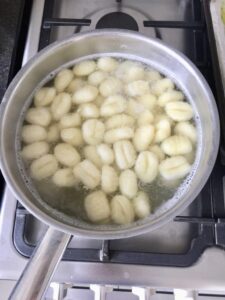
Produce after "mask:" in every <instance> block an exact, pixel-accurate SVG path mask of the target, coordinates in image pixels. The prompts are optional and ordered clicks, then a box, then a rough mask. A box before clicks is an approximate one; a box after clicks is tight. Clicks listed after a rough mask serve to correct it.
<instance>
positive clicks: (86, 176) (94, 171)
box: [73, 159, 101, 189]
mask: <svg viewBox="0 0 225 300" xmlns="http://www.w3.org/2000/svg"><path fill="white" fill-rule="evenodd" d="M73 173H74V175H75V177H76V178H78V179H79V180H80V181H81V182H82V183H83V184H84V186H85V187H87V188H90V189H94V188H96V187H97V186H98V185H99V183H100V179H101V173H100V171H99V169H98V168H97V167H96V166H95V165H94V164H93V163H92V162H91V161H90V160H87V159H85V160H83V161H82V162H80V163H78V164H77V165H76V166H75V167H74V169H73Z"/></svg>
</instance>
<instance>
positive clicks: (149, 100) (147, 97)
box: [138, 93, 157, 110]
mask: <svg viewBox="0 0 225 300" xmlns="http://www.w3.org/2000/svg"><path fill="white" fill-rule="evenodd" d="M138 101H139V102H140V103H141V104H143V105H144V107H145V108H146V109H149V110H153V109H154V108H155V106H156V102H157V98H156V96H154V95H152V94H150V93H149V94H144V95H142V96H139V97H138Z"/></svg>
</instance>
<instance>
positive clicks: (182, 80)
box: [0, 29, 220, 300]
mask: <svg viewBox="0 0 225 300" xmlns="http://www.w3.org/2000/svg"><path fill="white" fill-rule="evenodd" d="M106 54H107V55H113V56H118V57H126V58H130V59H135V60H138V61H142V62H144V63H146V64H148V65H150V66H152V67H153V68H155V69H157V70H158V71H159V72H161V73H163V74H164V75H165V76H168V77H170V78H172V79H173V80H174V82H175V83H176V85H177V86H178V87H179V88H180V89H181V90H182V91H183V92H184V94H185V95H186V97H187V99H188V100H189V101H190V102H191V104H192V106H193V108H194V111H195V120H196V124H197V128H198V137H199V138H198V145H197V153H196V159H195V162H194V165H193V168H192V171H191V173H190V174H189V176H188V177H187V178H186V179H185V182H184V184H183V185H182V188H179V189H178V190H177V192H176V193H175V194H174V196H173V197H172V198H171V199H169V200H168V201H167V202H166V203H164V204H162V205H161V206H160V207H159V208H158V209H157V210H156V211H155V212H154V213H153V214H152V215H150V216H149V217H148V218H146V219H144V220H141V221H137V222H134V223H132V224H130V225H126V226H119V227H118V226H117V227H112V226H111V227H110V226H109V225H108V226H105V227H100V226H95V225H90V224H87V223H84V222H80V221H78V220H74V219H72V218H70V217H68V216H65V215H63V214H60V213H56V212H55V211H54V210H53V209H51V208H50V207H49V206H47V205H46V204H45V202H44V201H42V200H41V199H40V198H39V197H36V195H35V194H34V193H32V191H31V189H30V188H28V185H27V184H26V183H25V180H24V177H23V176H22V173H21V171H20V168H19V166H18V151H17V142H18V136H17V134H18V132H19V126H20V124H21V112H22V111H23V110H24V107H25V106H26V105H28V103H27V99H29V98H30V95H31V94H32V93H33V92H34V90H35V88H36V87H37V86H39V85H40V83H41V82H42V81H43V79H44V78H45V79H46V78H51V76H53V75H54V73H55V72H56V70H59V68H62V66H68V65H70V64H71V62H73V64H74V63H76V62H77V61H79V60H81V59H85V58H87V57H97V56H101V55H106ZM219 136H220V127H219V118H218V112H217V107H216V103H215V100H214V97H213V95H212V92H211V90H210V88H209V86H208V84H207V82H206V81H205V79H204V78H203V76H202V75H201V73H200V72H199V71H198V69H197V68H196V67H195V66H194V65H193V64H192V63H191V62H190V61H189V60H188V59H187V58H186V57H185V56H184V55H182V54H181V53H179V52H178V51H176V50H174V49H172V48H170V47H168V46H167V45H165V44H164V43H162V42H161V41H159V40H156V39H150V38H147V37H145V36H143V35H141V34H139V33H135V32H131V31H125V30H108V29H107V30H95V31H92V32H86V33H81V34H76V35H75V36H72V37H70V38H68V39H66V40H64V41H60V42H56V43H53V44H52V45H50V46H49V47H47V48H45V49H44V50H42V51H41V52H40V53H38V54H37V55H35V56H34V58H32V59H31V60H30V61H29V62H28V63H27V64H26V65H25V66H24V67H23V68H22V69H21V71H20V72H19V73H18V74H17V75H16V77H15V78H14V80H13V81H12V83H11V84H10V86H9V88H8V90H7V91H6V94H5V96H4V98H3V102H2V104H1V120H0V154H1V169H2V172H3V175H4V177H5V180H6V182H7V184H8V185H9V186H10V187H11V189H12V191H13V192H14V194H15V196H16V198H17V199H18V200H19V201H20V202H21V203H22V204H23V205H24V206H25V207H26V208H27V209H28V210H29V211H30V212H31V213H32V214H33V215H35V216H36V217H37V218H39V219H40V220H41V221H43V222H45V223H46V224H48V225H49V226H50V227H49V229H48V231H47V233H46V235H45V237H44V238H43V240H42V242H41V243H40V245H39V247H38V248H37V250H36V252H35V254H34V255H33V257H32V258H31V260H30V262H29V263H28V265H27V267H26V269H25V271H24V272H23V274H22V276H21V278H20V280H19V281H18V283H17V286H16V288H15V289H14V292H13V293H12V295H11V299H23V300H30V299H41V296H42V295H43V293H44V291H45V289H46V287H47V284H48V283H49V280H50V279H51V276H52V274H53V272H54V270H55V268H56V266H57V264H58V262H59V261H60V259H61V256H62V254H63V252H64V250H65V248H66V246H67V244H68V242H69V240H70V237H71V236H72V235H76V236H82V237H84V238H93V239H95V238H97V239H116V238H125V237H131V236H134V235H138V234H141V233H144V232H146V231H151V230H154V229H156V228H157V227H159V226H162V225H163V224H165V223H167V222H168V221H169V220H171V219H172V218H173V217H174V216H176V215H177V214H179V213H180V212H181V211H182V210H184V208H185V207H186V206H188V205H189V204H190V203H191V202H192V201H193V200H194V199H195V197H196V196H197V195H198V194H199V192H200V191H201V189H202V187H203V186H204V184H205V182H206V180H207V179H208V177H209V175H210V173H211V170H212V168H213V165H214V163H215V159H216V156H217V152H218V146H219Z"/></svg>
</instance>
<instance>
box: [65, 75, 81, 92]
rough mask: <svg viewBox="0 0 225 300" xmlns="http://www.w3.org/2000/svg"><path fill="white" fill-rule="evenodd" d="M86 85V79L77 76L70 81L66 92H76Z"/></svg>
mask: <svg viewBox="0 0 225 300" xmlns="http://www.w3.org/2000/svg"><path fill="white" fill-rule="evenodd" d="M84 85H85V81H84V80H83V79H80V78H75V79H73V80H72V81H71V82H70V84H69V85H68V87H67V88H66V92H67V93H70V94H74V92H75V91H76V90H78V89H79V88H81V87H82V86H84Z"/></svg>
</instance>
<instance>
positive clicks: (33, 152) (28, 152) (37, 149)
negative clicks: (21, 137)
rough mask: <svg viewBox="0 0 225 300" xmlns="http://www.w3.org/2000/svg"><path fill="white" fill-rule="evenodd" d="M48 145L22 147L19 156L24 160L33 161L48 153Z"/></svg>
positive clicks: (38, 143) (41, 143) (40, 143)
mask: <svg viewBox="0 0 225 300" xmlns="http://www.w3.org/2000/svg"><path fill="white" fill-rule="evenodd" d="M49 148H50V147H49V144H48V143H46V142H36V143H33V144H29V145H27V146H24V147H23V150H22V151H21V155H22V157H23V158H24V159H26V160H33V159H36V158H39V157H41V156H43V155H44V154H47V153H48V152H49Z"/></svg>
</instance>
